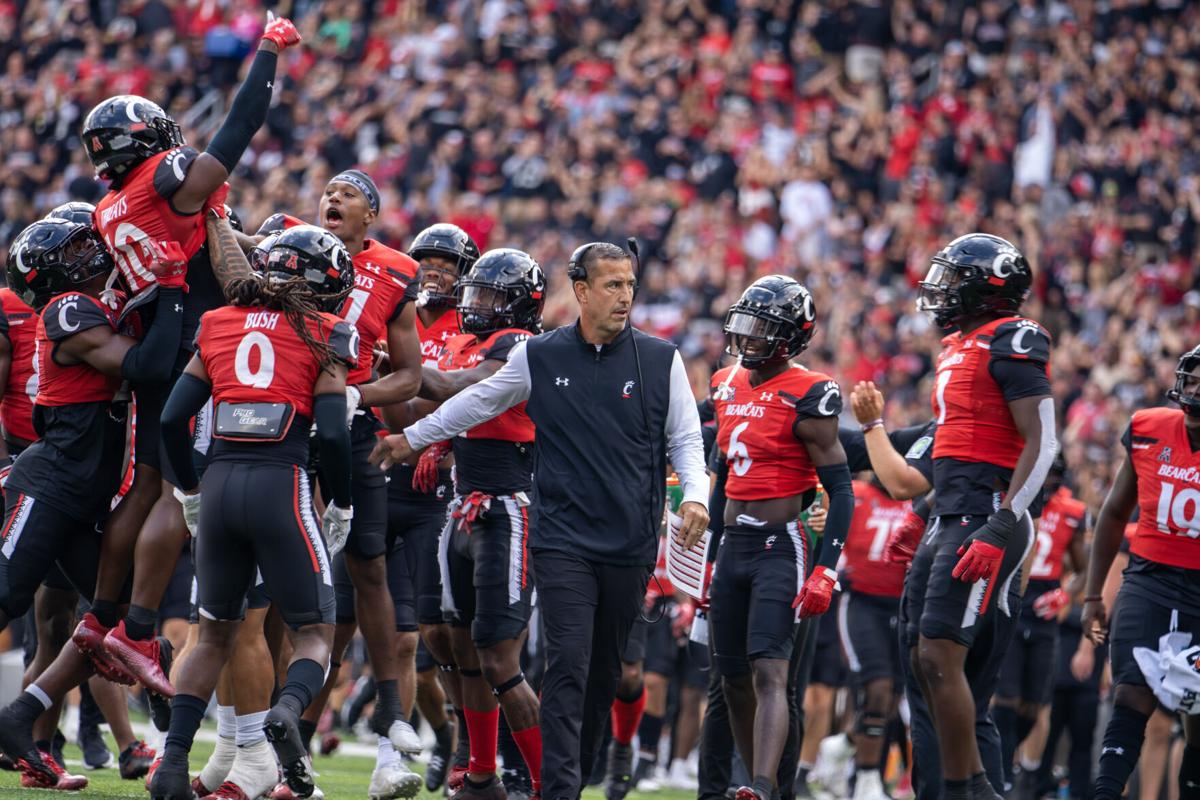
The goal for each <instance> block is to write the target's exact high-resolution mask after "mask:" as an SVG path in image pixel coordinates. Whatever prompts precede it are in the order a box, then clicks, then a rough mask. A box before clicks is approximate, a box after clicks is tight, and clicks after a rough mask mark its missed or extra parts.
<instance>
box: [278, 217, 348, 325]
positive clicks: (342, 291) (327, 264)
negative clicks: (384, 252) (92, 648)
mask: <svg viewBox="0 0 1200 800" xmlns="http://www.w3.org/2000/svg"><path fill="white" fill-rule="evenodd" d="M263 270H264V273H265V274H266V276H267V279H268V280H283V281H286V280H291V279H293V278H302V279H303V280H305V281H307V282H308V285H309V288H311V289H312V291H313V295H314V296H315V298H316V301H317V307H318V308H320V310H322V311H328V312H331V313H333V312H336V311H338V310H339V309H340V308H341V306H342V301H344V300H345V299H346V295H348V294H350V290H351V289H353V288H354V263H353V261H351V259H350V253H349V251H347V250H346V245H344V244H342V240H341V239H339V238H338V237H336V236H334V235H333V234H332V233H330V232H329V231H327V230H325V229H324V228H319V227H317V226H316V225H297V226H295V227H294V228H288V229H287V230H286V231H283V232H282V233H280V234H279V235H278V238H276V239H275V241H274V242H273V243H272V244H271V249H270V250H268V251H267V257H266V263H265V264H264V265H263Z"/></svg>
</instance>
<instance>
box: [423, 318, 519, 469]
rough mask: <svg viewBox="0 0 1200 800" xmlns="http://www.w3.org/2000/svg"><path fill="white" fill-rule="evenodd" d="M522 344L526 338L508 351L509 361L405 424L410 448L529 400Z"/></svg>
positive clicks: (441, 438) (442, 438)
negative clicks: (423, 414)
mask: <svg viewBox="0 0 1200 800" xmlns="http://www.w3.org/2000/svg"><path fill="white" fill-rule="evenodd" d="M525 345H526V342H520V343H518V344H517V345H516V346H515V347H514V348H513V349H512V352H511V353H509V355H508V361H507V362H505V364H504V366H503V367H501V368H500V369H499V370H497V371H496V372H495V374H493V375H492V376H491V377H488V378H485V379H483V380H481V381H480V382H479V383H477V384H475V385H474V386H470V387H468V388H466V389H463V390H462V391H461V392H459V393H458V394H456V395H454V397H451V398H450V399H449V400H447V401H446V402H444V403H442V405H441V406H440V407H439V408H438V410H437V411H434V412H433V413H432V414H430V415H429V416H428V417H425V418H424V419H420V420H417V421H416V422H414V423H413V424H412V425H409V426H408V427H407V428H405V429H404V435H405V437H407V438H408V443H409V444H410V445H412V447H413V449H414V450H420V449H421V448H422V447H428V446H429V445H431V444H433V443H434V442H444V441H446V440H447V439H453V438H454V437H455V436H458V435H459V434H460V433H462V432H463V431H467V430H470V429H471V428H474V427H475V426H476V425H478V424H480V423H482V422H487V421H488V420H489V419H492V418H493V417H497V416H499V415H500V414H503V413H504V412H505V411H507V410H508V409H510V408H512V407H513V406H515V405H516V404H517V403H520V402H521V401H523V400H528V399H529V387H530V382H529V359H528V357H527V356H526V355H525Z"/></svg>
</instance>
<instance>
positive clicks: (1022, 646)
mask: <svg viewBox="0 0 1200 800" xmlns="http://www.w3.org/2000/svg"><path fill="white" fill-rule="evenodd" d="M1156 646H1157V645H1156ZM1057 669H1058V620H1057V619H1041V618H1039V617H1038V616H1037V615H1036V614H1034V613H1033V608H1032V606H1029V605H1026V606H1025V607H1024V608H1022V609H1021V616H1020V618H1019V619H1018V620H1017V634H1016V636H1014V637H1013V641H1012V644H1011V645H1009V647H1008V653H1007V654H1005V656H1004V667H1003V669H1001V670H1000V681H999V683H998V684H997V686H996V696H997V697H1004V698H1007V699H1013V700H1024V701H1025V702H1028V703H1033V704H1035V705H1039V706H1040V705H1046V704H1048V703H1049V702H1050V697H1051V695H1052V694H1053V693H1054V677H1055V672H1056V670H1057Z"/></svg>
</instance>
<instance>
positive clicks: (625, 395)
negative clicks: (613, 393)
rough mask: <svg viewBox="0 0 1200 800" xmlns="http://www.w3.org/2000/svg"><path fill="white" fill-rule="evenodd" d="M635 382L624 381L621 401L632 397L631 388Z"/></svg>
mask: <svg viewBox="0 0 1200 800" xmlns="http://www.w3.org/2000/svg"><path fill="white" fill-rule="evenodd" d="M635 383H637V381H625V385H624V386H622V387H621V399H623V400H628V399H629V398H631V397H633V386H634V384H635Z"/></svg>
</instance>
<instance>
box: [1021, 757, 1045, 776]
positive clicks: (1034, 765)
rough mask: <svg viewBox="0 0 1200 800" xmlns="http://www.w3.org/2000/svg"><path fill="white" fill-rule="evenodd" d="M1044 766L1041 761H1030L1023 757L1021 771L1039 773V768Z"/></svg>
mask: <svg viewBox="0 0 1200 800" xmlns="http://www.w3.org/2000/svg"><path fill="white" fill-rule="evenodd" d="M1041 765H1042V762H1041V760H1040V759H1039V760H1038V761H1031V760H1030V759H1027V758H1025V756H1021V770H1022V771H1023V772H1037V770H1038V767H1040V766H1041Z"/></svg>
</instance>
